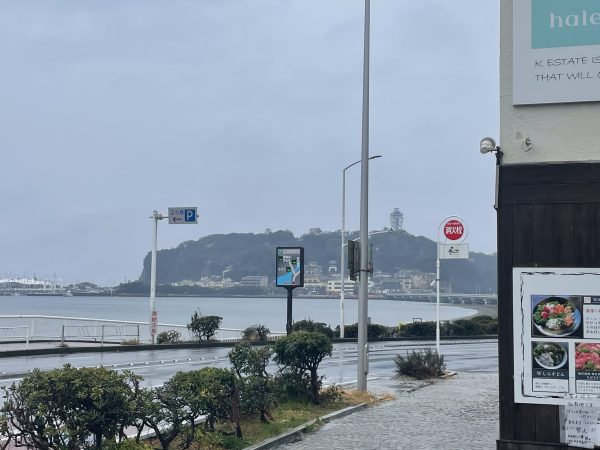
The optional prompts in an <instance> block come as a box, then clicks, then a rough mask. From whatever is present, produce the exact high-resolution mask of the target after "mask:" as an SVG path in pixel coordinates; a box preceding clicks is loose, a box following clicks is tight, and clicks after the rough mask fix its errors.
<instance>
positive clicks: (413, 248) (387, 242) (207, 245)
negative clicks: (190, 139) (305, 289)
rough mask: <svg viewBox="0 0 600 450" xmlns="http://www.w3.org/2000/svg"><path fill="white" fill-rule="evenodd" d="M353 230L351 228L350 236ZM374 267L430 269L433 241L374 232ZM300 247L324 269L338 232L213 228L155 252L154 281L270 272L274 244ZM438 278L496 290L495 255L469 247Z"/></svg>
mask: <svg viewBox="0 0 600 450" xmlns="http://www.w3.org/2000/svg"><path fill="white" fill-rule="evenodd" d="M357 236H358V233H356V232H354V233H350V234H349V235H348V238H350V239H353V238H354V239H355V238H356V237H357ZM371 242H372V243H373V247H374V256H373V264H374V269H375V271H376V272H377V271H381V272H384V273H391V274H393V273H396V272H398V271H400V270H411V269H414V270H420V271H422V272H430V273H431V272H435V258H436V243H435V242H434V241H431V240H430V239H427V238H425V237H422V236H414V235H412V234H409V233H407V232H405V231H394V232H389V233H382V234H377V235H375V236H373V237H372V238H371ZM278 246H300V247H304V256H305V262H306V263H308V262H311V261H314V262H316V263H318V264H319V265H321V266H323V270H324V271H326V270H327V268H328V266H329V261H331V260H334V261H336V262H338V264H339V259H340V233H339V232H322V233H309V234H304V235H302V236H300V237H295V236H294V235H293V234H292V233H291V232H290V231H276V232H269V233H259V234H253V233H231V234H213V235H210V236H206V237H203V238H200V239H198V240H197V241H186V242H183V243H181V244H180V245H178V246H177V247H175V248H172V249H166V250H160V251H159V252H158V254H157V282H158V284H167V283H172V282H176V281H181V280H199V279H200V278H201V277H206V276H211V275H217V276H221V275H222V273H223V272H224V271H225V270H227V268H229V269H228V272H227V276H228V277H230V278H231V279H233V280H234V281H237V280H239V279H240V278H241V277H243V276H246V275H267V276H269V278H270V279H273V277H274V272H275V247H278ZM441 279H442V281H448V282H450V283H451V285H452V291H454V292H463V293H475V292H480V293H490V292H496V255H495V254H493V255H487V254H483V253H474V252H471V254H470V259H468V260H454V261H442V265H441ZM140 281H141V282H142V283H144V284H149V282H150V253H148V254H147V255H146V257H145V258H144V267H143V271H142V274H141V276H140Z"/></svg>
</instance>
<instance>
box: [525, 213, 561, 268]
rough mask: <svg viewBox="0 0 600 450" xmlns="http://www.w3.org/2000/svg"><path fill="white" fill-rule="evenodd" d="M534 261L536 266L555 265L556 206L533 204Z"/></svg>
mask: <svg viewBox="0 0 600 450" xmlns="http://www.w3.org/2000/svg"><path fill="white" fill-rule="evenodd" d="M531 235H532V237H533V239H532V241H533V261H534V262H535V265H536V266H542V267H543V266H554V265H556V260H555V258H554V208H553V206H552V205H532V230H531Z"/></svg>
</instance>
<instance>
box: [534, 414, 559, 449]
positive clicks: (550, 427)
mask: <svg viewBox="0 0 600 450" xmlns="http://www.w3.org/2000/svg"><path fill="white" fill-rule="evenodd" d="M535 440H536V441H538V442H560V417H559V411H558V406H555V405H539V406H538V407H537V408H536V422H535Z"/></svg>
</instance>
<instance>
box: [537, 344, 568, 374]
mask: <svg viewBox="0 0 600 450" xmlns="http://www.w3.org/2000/svg"><path fill="white" fill-rule="evenodd" d="M533 359H535V362H536V363H538V364H539V365H540V367H543V368H544V369H560V368H561V367H562V366H564V365H565V364H566V362H567V359H568V355H567V349H566V348H565V347H563V346H562V345H560V344H555V343H554V342H539V343H535V344H534V346H533Z"/></svg>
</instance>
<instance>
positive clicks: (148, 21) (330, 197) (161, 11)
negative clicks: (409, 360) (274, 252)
mask: <svg viewBox="0 0 600 450" xmlns="http://www.w3.org/2000/svg"><path fill="white" fill-rule="evenodd" d="M363 5H364V3H363V0H189V1H185V0H162V1H158V0H144V1H142V0H95V1H86V0H69V1H67V0H54V1H42V0H40V1H29V0H0V67H1V69H0V151H1V154H2V159H1V177H0V192H1V193H2V210H3V213H4V214H3V216H4V218H3V220H2V226H1V230H2V232H1V233H0V277H1V276H3V275H5V274H7V275H14V276H24V275H29V276H32V275H33V274H34V273H35V274H36V275H37V276H38V277H52V276H53V274H56V276H57V277H58V278H61V279H63V280H65V281H76V282H77V281H84V280H90V281H95V282H98V283H101V284H107V283H112V284H116V283H118V282H122V281H123V280H124V279H125V278H127V279H136V278H137V277H138V276H139V274H140V272H141V268H142V259H143V257H144V255H145V254H146V253H147V252H148V251H149V250H150V246H151V237H152V227H151V222H152V221H151V220H150V219H149V216H150V215H151V213H152V210H154V209H158V210H159V211H161V212H164V213H166V212H167V208H168V207H169V206H197V207H198V211H199V216H200V220H199V224H198V225H191V226H183V225H181V226H177V225H168V224H167V223H166V221H163V222H161V223H160V224H159V234H158V240H159V248H168V247H173V246H175V245H177V244H178V243H180V242H182V241H184V240H190V239H198V238H199V237H202V236H206V235H209V234H213V233H230V232H262V231H264V230H265V228H271V229H273V230H277V229H289V230H291V231H293V232H294V233H295V234H296V235H300V234H303V233H306V232H307V231H308V229H309V228H311V227H320V228H322V229H324V230H338V229H339V228H340V226H341V185H342V169H343V167H345V166H346V165H348V164H350V163H351V162H353V161H356V160H358V159H360V157H361V148H360V144H361V102H362V58H363V49H362V39H363V11H364V9H363V8H364V6H363ZM498 24H499V17H498V2H497V1H489V0H483V1H482V0H462V1H460V2H448V1H447V0H419V1H405V0H372V2H371V31H372V34H371V128H370V130H371V141H370V142H371V144H370V145H371V154H382V155H384V157H383V158H381V159H377V160H374V161H372V163H371V165H370V167H371V171H370V178H371V183H370V206H369V213H370V214H369V228H370V229H381V228H382V227H384V226H388V225H389V213H390V212H391V211H392V210H393V209H394V208H396V207H397V208H400V210H401V211H403V212H404V228H405V229H406V230H407V231H408V232H410V233H413V234H416V235H424V236H426V237H429V238H431V239H435V236H436V233H437V227H438V225H439V222H440V221H441V220H442V219H443V218H444V217H445V216H447V215H450V214H459V215H461V216H463V217H464V218H465V219H466V221H467V222H468V224H469V227H470V234H469V239H468V241H469V243H470V247H471V251H482V252H486V253H491V252H494V251H495V249H496V232H495V229H496V226H495V212H494V210H493V207H492V206H493V202H494V173H495V171H494V170H495V169H494V161H493V157H492V156H490V155H481V154H480V153H479V140H480V138H482V137H483V136H485V135H491V136H497V134H498V129H499V118H498V109H499V107H498V59H499V56H498V54H499V49H498V47H499V42H498V40H499V37H498V34H499V31H498ZM359 191H360V166H359V165H357V166H355V167H353V168H352V169H350V170H349V171H348V172H347V228H348V229H354V230H355V229H358V227H359V201H360V199H359Z"/></svg>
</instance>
